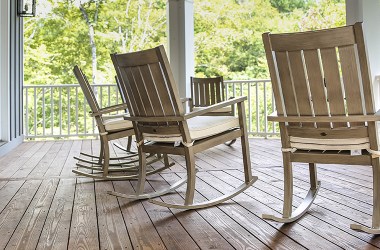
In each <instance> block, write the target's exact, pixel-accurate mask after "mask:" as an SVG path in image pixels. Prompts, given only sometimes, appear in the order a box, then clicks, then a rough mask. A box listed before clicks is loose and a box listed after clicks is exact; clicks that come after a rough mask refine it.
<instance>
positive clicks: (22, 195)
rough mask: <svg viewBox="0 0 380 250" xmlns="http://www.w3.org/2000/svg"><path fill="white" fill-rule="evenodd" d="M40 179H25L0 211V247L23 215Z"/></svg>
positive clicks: (9, 236) (7, 239)
mask: <svg viewBox="0 0 380 250" xmlns="http://www.w3.org/2000/svg"><path fill="white" fill-rule="evenodd" d="M40 184H41V181H36V180H31V181H26V182H25V183H24V185H23V186H22V187H21V188H20V189H19V191H18V192H17V193H16V195H15V196H14V197H13V198H12V200H11V201H10V202H9V203H8V204H7V206H6V207H5V208H4V209H3V211H1V213H0V235H1V238H0V249H4V248H5V246H6V245H7V243H8V241H9V239H10V238H11V237H12V234H13V232H14V231H15V229H16V227H17V225H18V223H19V222H20V220H21V219H22V217H23V216H24V213H25V211H26V210H27V208H28V206H29V204H30V201H31V200H32V199H33V196H34V194H35V193H36V191H37V189H38V188H39V186H40Z"/></svg>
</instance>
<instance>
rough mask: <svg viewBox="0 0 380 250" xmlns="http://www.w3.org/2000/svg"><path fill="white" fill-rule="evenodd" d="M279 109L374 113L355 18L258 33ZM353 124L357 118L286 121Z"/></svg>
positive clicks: (307, 112) (300, 112) (286, 111)
mask: <svg viewBox="0 0 380 250" xmlns="http://www.w3.org/2000/svg"><path fill="white" fill-rule="evenodd" d="M263 41H264V47H265V51H266V56H267V60H268V65H269V70H270V75H271V78H272V83H273V91H274V95H275V100H276V108H277V112H278V114H279V115H284V114H286V115H289V116H302V115H305V116H307V115H309V116H310V115H311V116H334V115H362V114H374V113H375V110H374V101H373V96H372V86H371V81H370V76H369V69H368V63H367V57H366V52H365V47H364V39H363V30H362V26H361V23H356V24H355V25H353V26H346V27H340V28H334V29H326V30H320V31H309V32H299V33H292V34H290V33H288V34H270V33H264V34H263ZM289 125H291V126H303V127H314V126H317V127H321V128H323V127H325V128H330V127H333V128H336V127H354V126H363V125H364V123H363V122H351V123H350V124H348V123H345V122H334V123H326V122H325V123H323V122H318V123H316V124H313V123H302V124H301V123H289Z"/></svg>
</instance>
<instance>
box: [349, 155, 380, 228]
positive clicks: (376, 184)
mask: <svg viewBox="0 0 380 250" xmlns="http://www.w3.org/2000/svg"><path fill="white" fill-rule="evenodd" d="M372 172H373V208H372V209H373V210H372V227H366V226H363V225H359V224H351V225H350V227H351V229H353V230H357V231H361V232H365V233H369V234H380V161H379V158H373V159H372Z"/></svg>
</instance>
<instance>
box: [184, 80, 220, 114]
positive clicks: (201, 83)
mask: <svg viewBox="0 0 380 250" xmlns="http://www.w3.org/2000/svg"><path fill="white" fill-rule="evenodd" d="M190 84H191V85H190V86H191V99H192V100H193V105H194V106H195V107H205V106H210V105H213V104H215V103H219V102H222V101H225V90H224V83H223V77H222V76H218V77H213V78H197V77H190Z"/></svg>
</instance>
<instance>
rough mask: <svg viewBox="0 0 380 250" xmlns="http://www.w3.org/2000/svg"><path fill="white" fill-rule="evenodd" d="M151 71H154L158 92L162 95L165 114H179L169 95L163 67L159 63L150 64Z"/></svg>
mask: <svg viewBox="0 0 380 250" xmlns="http://www.w3.org/2000/svg"><path fill="white" fill-rule="evenodd" d="M150 71H151V72H152V73H151V74H152V76H153V81H154V83H155V86H156V88H157V91H158V94H159V96H160V97H161V104H162V108H163V110H164V113H165V116H173V115H178V114H177V112H178V110H177V112H176V110H175V107H174V106H173V101H174V100H173V99H172V97H171V96H170V95H169V91H170V90H168V86H167V84H166V81H165V79H164V76H163V75H162V72H161V67H160V65H159V64H158V63H155V64H150Z"/></svg>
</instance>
